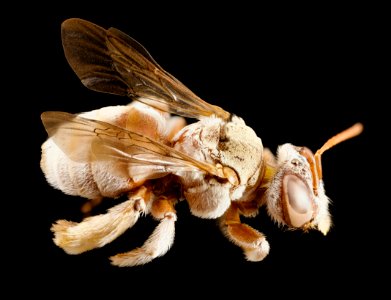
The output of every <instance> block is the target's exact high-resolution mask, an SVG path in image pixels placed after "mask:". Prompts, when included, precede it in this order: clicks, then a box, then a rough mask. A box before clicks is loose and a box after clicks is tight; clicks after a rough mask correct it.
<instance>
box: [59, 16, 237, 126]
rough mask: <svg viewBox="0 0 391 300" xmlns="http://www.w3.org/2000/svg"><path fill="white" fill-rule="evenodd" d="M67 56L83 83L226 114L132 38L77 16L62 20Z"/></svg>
mask: <svg viewBox="0 0 391 300" xmlns="http://www.w3.org/2000/svg"><path fill="white" fill-rule="evenodd" d="M62 40H63V46H64V51H65V56H66V58H67V60H68V62H69V64H70V65H71V67H72V68H73V70H74V71H75V73H76V74H77V75H78V76H79V78H80V79H81V81H82V82H83V84H84V85H85V86H87V87H88V88H91V89H93V90H96V91H100V92H106V93H113V94H118V95H127V96H130V97H132V98H133V99H135V100H138V101H141V102H143V103H145V104H148V105H150V106H152V107H155V108H157V109H160V110H164V111H168V112H171V113H175V114H178V115H182V116H185V117H190V118H198V119H200V118H202V117H208V116H213V115H214V116H216V117H219V118H222V119H229V118H230V114H229V113H228V112H226V111H225V110H223V109H222V108H220V107H218V106H215V105H211V104H209V103H207V102H205V101H203V100H202V99H200V98H199V97H198V96H196V95H195V94H194V93H193V92H192V91H190V90H189V89H188V88H187V87H186V86H185V85H183V84H182V83H181V82H180V81H179V80H177V79H176V78H175V77H173V76H172V75H170V74H169V73H167V72H166V71H165V70H163V69H162V68H161V67H160V66H159V65H158V64H157V63H156V62H155V60H154V59H153V58H152V56H151V55H150V54H149V53H148V51H147V50H146V49H145V48H144V47H143V46H142V45H141V44H139V43H138V42H137V41H136V40H134V39H133V38H131V37H129V36H128V35H126V34H125V33H123V32H121V31H119V30H117V29H115V28H110V29H108V30H106V29H104V28H102V27H99V26H97V25H95V24H93V23H90V22H87V21H84V20H81V19H69V20H66V21H65V22H64V23H63V24H62Z"/></svg>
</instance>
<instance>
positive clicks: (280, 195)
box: [265, 124, 363, 234]
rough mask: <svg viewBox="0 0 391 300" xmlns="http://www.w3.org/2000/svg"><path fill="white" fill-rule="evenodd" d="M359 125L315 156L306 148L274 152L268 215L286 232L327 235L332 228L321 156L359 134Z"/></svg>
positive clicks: (335, 139) (335, 137)
mask: <svg viewBox="0 0 391 300" xmlns="http://www.w3.org/2000/svg"><path fill="white" fill-rule="evenodd" d="M362 129H363V126H362V124H356V125H354V126H352V127H351V128H349V129H347V130H345V131H343V132H341V133H339V134H337V135H335V136H334V137H332V138H331V139H329V140H328V141H327V142H326V143H325V144H324V145H323V146H322V147H321V148H320V149H319V150H318V151H317V152H316V153H315V154H313V153H312V152H311V150H309V149H308V148H306V147H296V146H293V145H292V144H284V145H282V146H280V147H279V148H278V150H277V168H276V173H275V175H274V176H273V178H272V180H271V182H270V186H269V188H268V190H267V191H266V194H265V196H266V203H267V210H268V213H269V215H270V216H271V217H272V219H273V220H275V221H276V222H277V223H279V224H281V225H286V226H288V227H289V228H301V229H303V230H308V229H311V228H317V229H318V230H320V231H321V232H322V233H323V234H327V232H328V231H329V229H330V226H331V217H330V214H329V210H328V205H329V202H330V200H329V198H328V197H327V196H326V194H325V190H324V186H323V180H322V165H321V155H322V154H323V152H325V151H326V150H328V149H330V148H331V147H333V146H334V145H336V144H338V143H340V142H342V141H344V140H347V139H349V138H352V137H354V136H356V135H358V134H360V133H361V131H362Z"/></svg>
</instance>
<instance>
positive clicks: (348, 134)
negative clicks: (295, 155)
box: [315, 123, 364, 180]
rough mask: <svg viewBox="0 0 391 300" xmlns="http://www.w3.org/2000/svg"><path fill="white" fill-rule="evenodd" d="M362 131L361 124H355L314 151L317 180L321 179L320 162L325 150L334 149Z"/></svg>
mask: <svg viewBox="0 0 391 300" xmlns="http://www.w3.org/2000/svg"><path fill="white" fill-rule="evenodd" d="M363 129H364V126H363V125H362V124H361V123H356V124H354V125H353V126H352V127H350V128H348V129H346V130H344V131H342V132H340V133H338V134H337V135H335V136H333V137H332V138H331V139H329V140H328V141H327V142H326V143H324V145H323V146H322V147H321V148H320V149H319V150H318V151H316V153H315V163H316V169H317V173H318V178H319V180H321V179H322V162H321V156H322V154H323V153H324V152H325V151H326V150H329V149H330V148H332V147H334V146H335V145H337V144H339V143H341V142H343V141H346V140H348V139H351V138H353V137H355V136H357V135H359V134H360V133H361V132H362V131H363Z"/></svg>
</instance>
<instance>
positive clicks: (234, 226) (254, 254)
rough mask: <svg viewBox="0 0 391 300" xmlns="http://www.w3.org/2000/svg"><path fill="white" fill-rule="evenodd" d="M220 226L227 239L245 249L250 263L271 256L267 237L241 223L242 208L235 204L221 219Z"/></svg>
mask: <svg viewBox="0 0 391 300" xmlns="http://www.w3.org/2000/svg"><path fill="white" fill-rule="evenodd" d="M247 213H249V211H247ZM220 225H221V229H222V231H223V232H224V234H225V235H226V236H227V238H228V239H229V240H230V241H231V242H233V243H234V244H235V245H237V246H239V247H241V248H242V249H243V252H244V254H245V256H246V259H247V260H248V261H261V260H263V259H264V258H265V257H266V256H267V255H268V254H269V249H270V246H269V243H268V241H267V240H266V237H265V235H264V234H263V233H261V232H259V231H258V230H255V229H254V228H252V227H250V226H249V225H247V224H243V223H241V222H240V208H239V206H238V205H236V204H235V203H232V204H231V206H230V208H229V209H228V210H227V212H226V213H225V214H224V215H223V216H222V217H221V218H220Z"/></svg>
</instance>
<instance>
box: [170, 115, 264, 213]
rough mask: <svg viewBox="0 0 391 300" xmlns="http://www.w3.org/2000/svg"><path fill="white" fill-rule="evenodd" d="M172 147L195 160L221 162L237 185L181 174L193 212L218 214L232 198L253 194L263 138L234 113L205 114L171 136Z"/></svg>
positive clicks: (245, 197)
mask: <svg viewBox="0 0 391 300" xmlns="http://www.w3.org/2000/svg"><path fill="white" fill-rule="evenodd" d="M174 147H175V148H176V149H177V150H179V151H182V152H184V153H187V154H188V155H190V156H192V157H194V158H195V159H197V160H201V161H206V162H209V163H212V164H221V165H223V166H226V167H230V168H231V169H233V170H234V171H235V172H236V174H237V176H238V178H239V185H238V186H233V185H232V184H231V183H229V182H228V181H226V180H218V179H216V178H215V177H209V176H204V175H203V174H197V173H187V174H183V175H181V181H182V185H183V190H184V195H185V197H186V199H187V201H188V203H189V205H190V209H191V211H192V213H193V214H194V215H196V216H199V217H203V218H217V217H219V216H221V215H222V214H223V213H224V212H225V211H226V209H227V208H228V207H229V205H230V203H231V201H246V200H250V198H251V197H254V196H255V190H256V187H257V184H258V183H259V180H260V176H261V166H262V150H263V147H262V142H261V139H260V138H258V137H257V135H256V134H255V132H254V131H253V130H252V129H251V128H250V127H248V126H246V124H245V123H244V121H243V120H242V119H241V118H239V117H236V116H234V117H233V118H232V121H230V122H224V121H222V120H221V119H218V118H206V119H203V120H201V121H199V122H197V123H194V124H191V125H189V126H187V127H185V128H183V129H182V131H180V132H179V133H178V134H177V135H176V137H175V138H174Z"/></svg>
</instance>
